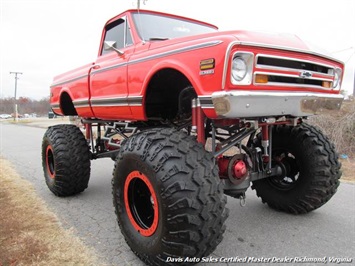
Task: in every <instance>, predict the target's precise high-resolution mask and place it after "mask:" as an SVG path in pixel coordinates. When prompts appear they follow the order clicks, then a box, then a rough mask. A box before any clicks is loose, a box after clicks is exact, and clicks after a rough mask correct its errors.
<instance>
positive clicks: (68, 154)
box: [42, 125, 90, 197]
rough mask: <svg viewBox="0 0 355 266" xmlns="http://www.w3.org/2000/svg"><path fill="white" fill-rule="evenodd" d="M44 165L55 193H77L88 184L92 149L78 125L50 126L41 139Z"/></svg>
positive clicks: (63, 195)
mask: <svg viewBox="0 0 355 266" xmlns="http://www.w3.org/2000/svg"><path fill="white" fill-rule="evenodd" d="M42 166H43V171H44V176H45V179H46V183H47V186H48V188H49V189H50V191H52V192H53V193H54V194H55V195H56V196H60V197H65V196H71V195H75V194H77V193H80V192H82V191H84V190H85V189H86V188H87V187H88V183H89V178H90V151H89V147H88V144H87V142H86V140H85V138H84V135H83V133H82V132H81V131H80V129H79V128H78V127H76V126H75V125H56V126H52V127H49V128H48V129H47V131H46V133H45V134H44V136H43V141H42Z"/></svg>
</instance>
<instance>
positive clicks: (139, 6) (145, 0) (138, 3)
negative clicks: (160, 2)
mask: <svg viewBox="0 0 355 266" xmlns="http://www.w3.org/2000/svg"><path fill="white" fill-rule="evenodd" d="M141 1H143V5H145V2H147V1H148V0H137V9H138V10H139V9H141Z"/></svg>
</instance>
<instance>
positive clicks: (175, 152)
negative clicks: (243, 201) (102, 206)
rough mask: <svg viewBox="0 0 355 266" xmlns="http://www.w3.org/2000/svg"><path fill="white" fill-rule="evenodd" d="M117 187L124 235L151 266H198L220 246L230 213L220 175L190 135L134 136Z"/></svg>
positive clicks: (120, 163)
mask: <svg viewBox="0 0 355 266" xmlns="http://www.w3.org/2000/svg"><path fill="white" fill-rule="evenodd" d="M112 186H113V203H114V207H115V210H116V215H117V219H118V223H119V226H120V228H121V231H122V234H123V235H124V237H125V239H126V242H127V244H128V245H129V246H130V248H131V249H132V251H133V252H134V253H135V254H136V255H137V256H138V257H139V258H140V259H141V260H142V261H144V262H145V263H146V264H148V265H165V264H175V263H177V262H179V263H178V264H179V265H184V264H187V261H185V259H186V258H187V257H189V258H192V260H195V261H194V262H198V260H199V258H201V257H203V256H207V255H209V254H210V253H211V252H212V251H213V250H214V249H215V248H216V246H217V245H218V244H219V243H220V242H221V240H222V235H223V233H224V231H225V225H224V222H225V220H226V218H227V216H228V210H227V209H226V208H225V204H226V197H225V196H224V195H223V186H222V183H221V182H220V180H219V178H218V170H217V167H216V165H215V164H214V163H213V160H212V156H211V155H210V154H209V153H208V152H207V151H205V150H204V148H203V147H202V145H201V144H198V143H197V142H196V140H195V139H194V138H192V137H190V136H187V135H186V134H185V133H183V132H179V131H175V130H172V129H161V128H160V129H155V130H148V131H143V132H140V133H137V134H135V135H133V136H131V137H130V138H129V139H127V140H126V141H125V142H123V143H122V147H121V150H120V153H119V155H118V157H117V161H116V163H115V168H114V171H113V180H112ZM173 262H175V263H173ZM190 264H191V263H190Z"/></svg>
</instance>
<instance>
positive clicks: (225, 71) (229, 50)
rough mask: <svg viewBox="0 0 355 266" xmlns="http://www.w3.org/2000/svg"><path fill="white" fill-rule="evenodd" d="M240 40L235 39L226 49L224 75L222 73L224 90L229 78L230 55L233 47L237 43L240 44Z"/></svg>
mask: <svg viewBox="0 0 355 266" xmlns="http://www.w3.org/2000/svg"><path fill="white" fill-rule="evenodd" d="M239 43H240V42H239V41H234V42H231V43H230V44H228V47H227V50H226V55H225V58H224V67H223V75H222V90H224V87H225V86H226V80H227V71H228V66H229V63H228V62H229V61H230V60H229V57H230V55H231V53H232V47H233V46H234V45H236V44H239Z"/></svg>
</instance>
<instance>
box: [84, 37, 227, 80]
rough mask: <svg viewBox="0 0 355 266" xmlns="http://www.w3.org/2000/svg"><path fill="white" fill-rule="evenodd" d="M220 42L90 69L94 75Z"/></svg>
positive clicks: (218, 41) (215, 43)
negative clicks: (93, 69)
mask: <svg viewBox="0 0 355 266" xmlns="http://www.w3.org/2000/svg"><path fill="white" fill-rule="evenodd" d="M221 43H223V41H220V40H217V41H212V42H206V43H200V44H195V45H191V46H188V47H184V48H179V49H176V50H172V51H168V52H164V53H161V54H155V55H151V56H147V57H144V58H139V59H135V60H132V61H128V62H124V63H119V64H116V65H113V66H110V67H106V68H102V69H98V70H95V71H92V72H91V75H95V74H97V73H100V72H104V71H108V70H112V69H115V68H119V67H123V66H129V65H134V64H138V63H141V62H146V61H149V60H153V59H157V58H162V57H165V56H169V55H174V54H179V53H183V52H189V51H193V50H198V49H202V48H207V47H211V46H216V45H219V44H221Z"/></svg>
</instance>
